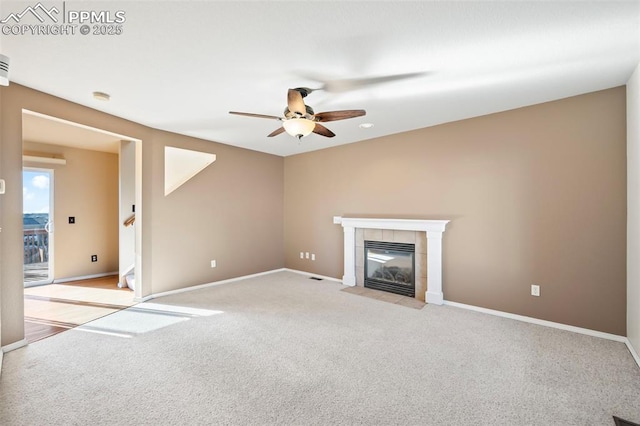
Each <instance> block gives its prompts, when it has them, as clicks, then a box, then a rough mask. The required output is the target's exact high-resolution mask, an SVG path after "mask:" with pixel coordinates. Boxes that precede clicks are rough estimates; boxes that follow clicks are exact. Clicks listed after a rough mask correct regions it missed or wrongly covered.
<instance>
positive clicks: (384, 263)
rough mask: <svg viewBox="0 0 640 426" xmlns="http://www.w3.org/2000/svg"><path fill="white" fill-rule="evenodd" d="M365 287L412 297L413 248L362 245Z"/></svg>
mask: <svg viewBox="0 0 640 426" xmlns="http://www.w3.org/2000/svg"><path fill="white" fill-rule="evenodd" d="M365 259H366V261H365V270H364V286H365V287H368V288H373V289H376V290H383V291H388V292H391V293H396V294H402V295H404V296H410V297H415V272H414V271H415V245H414V244H404V243H389V242H382V241H365Z"/></svg>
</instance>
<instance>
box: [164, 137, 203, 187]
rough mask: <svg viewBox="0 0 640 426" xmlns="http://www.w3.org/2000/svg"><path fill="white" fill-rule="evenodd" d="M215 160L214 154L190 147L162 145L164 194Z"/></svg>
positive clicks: (179, 185)
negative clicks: (193, 149)
mask: <svg viewBox="0 0 640 426" xmlns="http://www.w3.org/2000/svg"><path fill="white" fill-rule="evenodd" d="M214 161H216V155H215V154H209V153H208V152H200V151H192V150H190V149H181V148H174V147H172V146H165V147H164V195H165V197H166V196H167V195H169V194H171V193H172V192H173V191H175V190H176V189H178V188H179V187H181V186H182V185H183V184H184V183H186V182H187V181H188V180H189V179H191V178H192V177H194V176H195V175H197V174H198V173H200V172H201V171H202V170H204V169H205V168H206V167H207V166H208V165H209V164H211V163H213V162H214Z"/></svg>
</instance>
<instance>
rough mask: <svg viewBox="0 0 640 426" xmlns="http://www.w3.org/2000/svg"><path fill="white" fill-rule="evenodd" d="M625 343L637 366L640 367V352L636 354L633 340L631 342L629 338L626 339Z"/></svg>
mask: <svg viewBox="0 0 640 426" xmlns="http://www.w3.org/2000/svg"><path fill="white" fill-rule="evenodd" d="M625 343H626V344H627V349H629V352H631V356H632V357H633V359H635V360H636V364H638V367H640V355H638V352H636V350H635V349H634V347H633V345H632V344H631V340H629V338H628V337H625Z"/></svg>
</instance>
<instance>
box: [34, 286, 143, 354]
mask: <svg viewBox="0 0 640 426" xmlns="http://www.w3.org/2000/svg"><path fill="white" fill-rule="evenodd" d="M135 304H136V302H134V301H133V291H131V290H129V289H121V288H118V277H117V276H110V277H105V278H96V279H92V280H82V281H73V282H68V283H64V284H48V285H43V286H38V287H28V288H25V289H24V325H25V339H26V340H27V342H28V343H33V342H35V341H38V340H40V339H44V338H46V337H49V336H53V335H54V334H57V333H61V332H63V331H66V330H70V329H72V328H74V327H77V326H79V325H82V324H86V323H87V322H90V321H93V320H95V319H98V318H100V317H103V316H106V315H110V314H112V313H114V312H117V311H119V310H121V309H125V308H127V307H129V306H132V305H135Z"/></svg>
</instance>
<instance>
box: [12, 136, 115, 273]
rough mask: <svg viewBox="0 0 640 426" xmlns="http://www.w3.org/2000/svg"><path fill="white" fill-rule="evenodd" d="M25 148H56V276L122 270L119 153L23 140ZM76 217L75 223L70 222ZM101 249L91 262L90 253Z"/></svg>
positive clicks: (51, 150) (44, 150) (40, 150)
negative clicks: (59, 162) (60, 162)
mask: <svg viewBox="0 0 640 426" xmlns="http://www.w3.org/2000/svg"><path fill="white" fill-rule="evenodd" d="M23 150H24V152H25V153H26V154H36V155H37V154H38V153H42V154H57V156H59V157H61V158H64V159H65V160H66V161H67V164H66V165H64V166H61V165H60V166H59V165H53V166H47V165H43V164H38V163H25V164H24V165H25V166H27V167H41V168H52V169H53V170H54V179H53V182H54V203H53V206H54V214H53V218H54V230H55V232H54V234H53V235H54V268H53V272H54V279H56V280H59V279H65V278H76V277H83V276H88V275H96V274H107V273H112V272H117V271H118V155H117V154H111V153H107V152H99V151H89V150H83V149H75V148H69V147H62V146H55V145H45V144H38V143H34V142H26V141H25V142H24V143H23ZM69 216H73V217H75V221H76V223H75V224H70V223H69ZM93 254H96V255H98V261H97V262H91V255H93Z"/></svg>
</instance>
